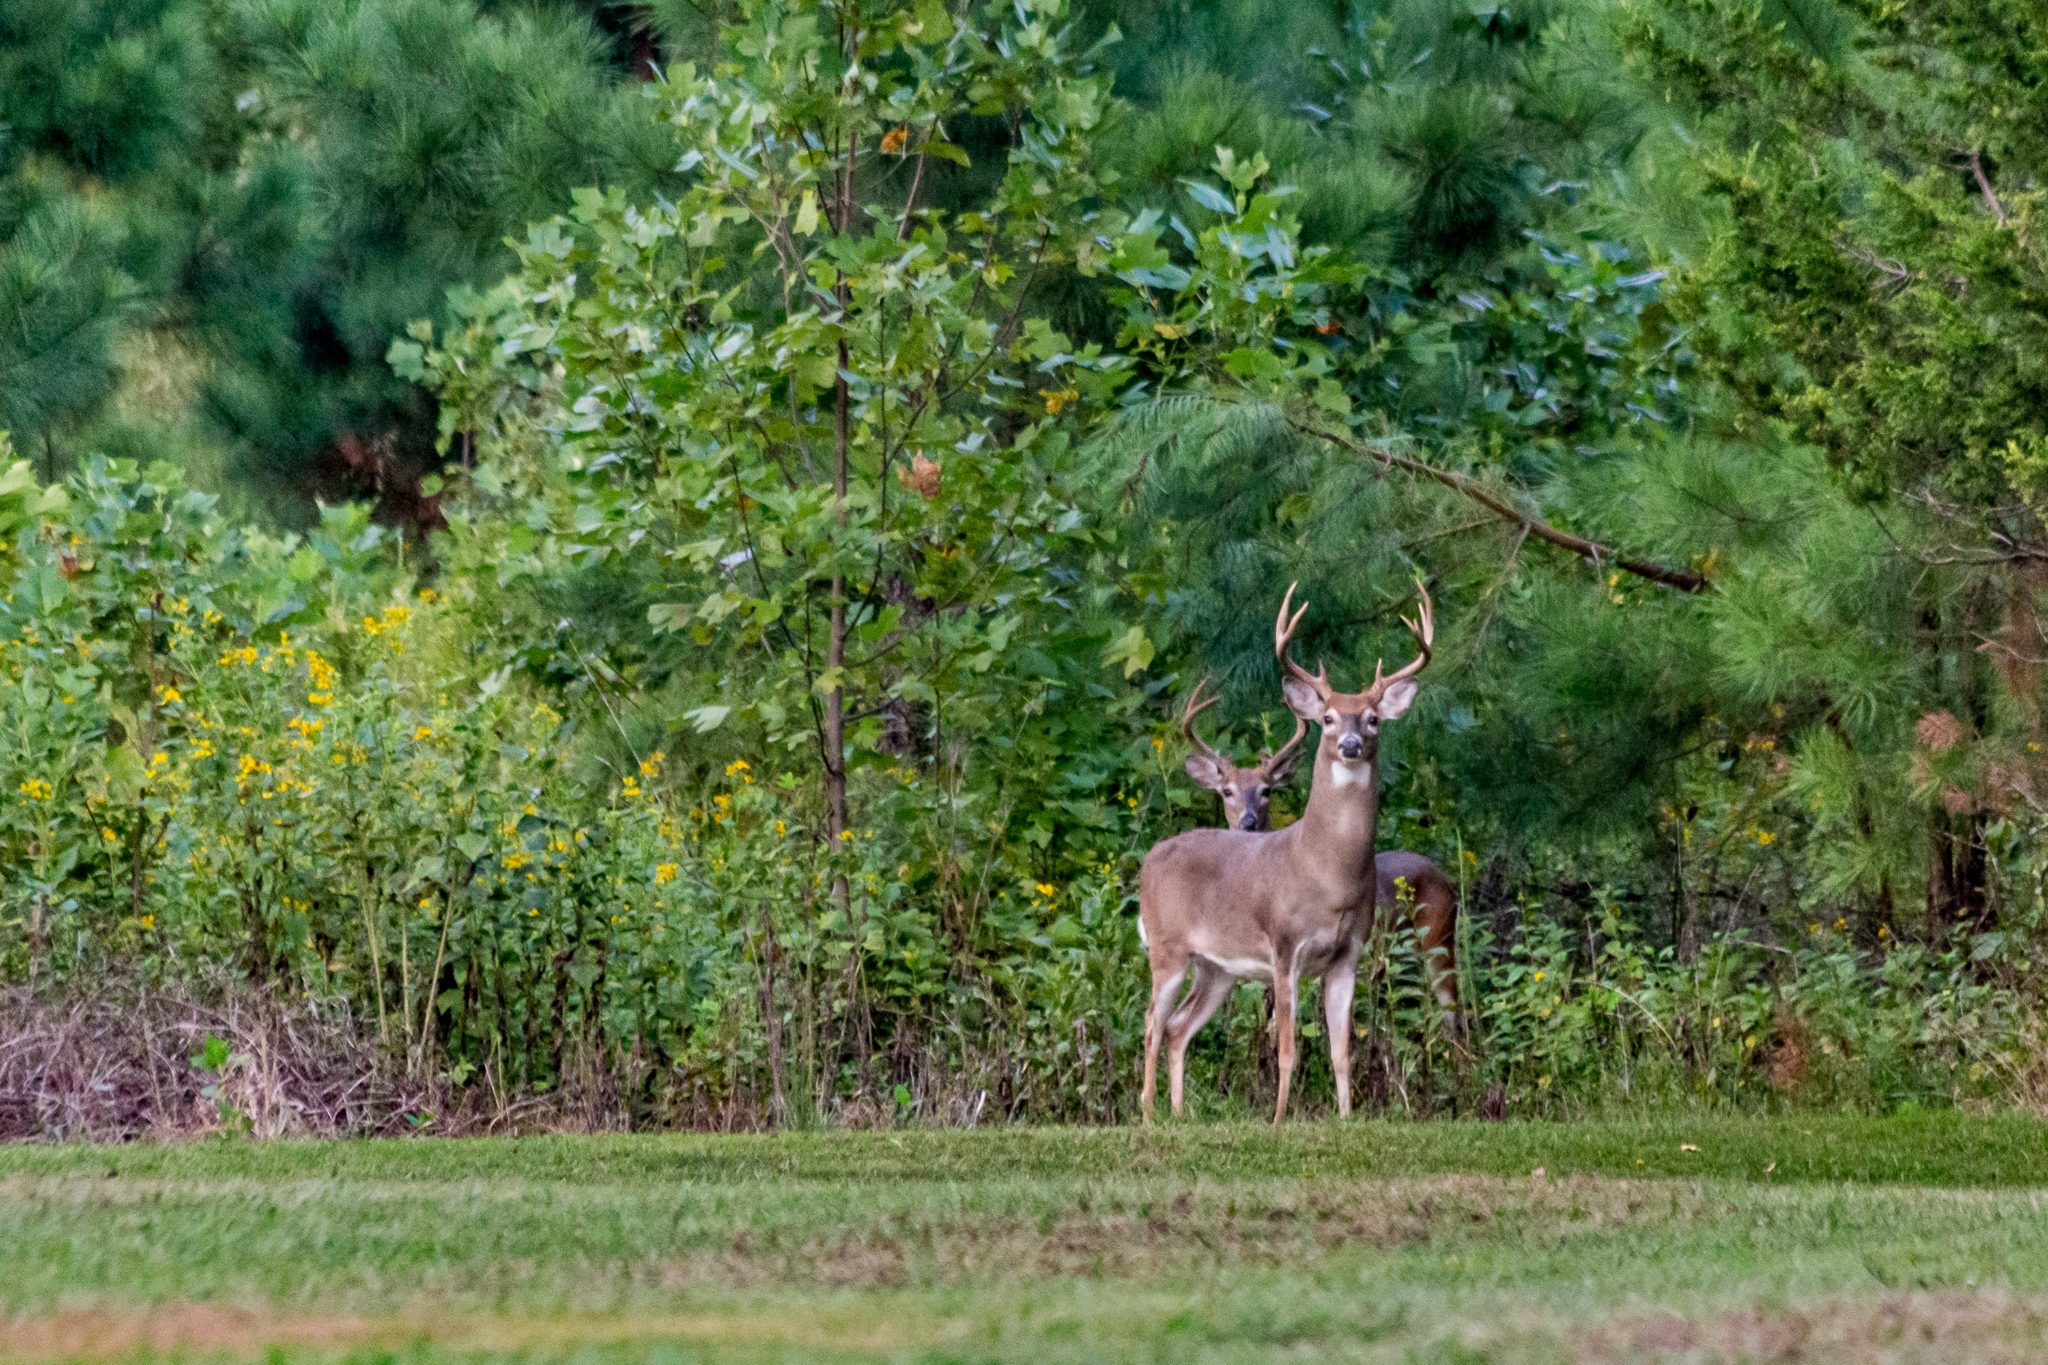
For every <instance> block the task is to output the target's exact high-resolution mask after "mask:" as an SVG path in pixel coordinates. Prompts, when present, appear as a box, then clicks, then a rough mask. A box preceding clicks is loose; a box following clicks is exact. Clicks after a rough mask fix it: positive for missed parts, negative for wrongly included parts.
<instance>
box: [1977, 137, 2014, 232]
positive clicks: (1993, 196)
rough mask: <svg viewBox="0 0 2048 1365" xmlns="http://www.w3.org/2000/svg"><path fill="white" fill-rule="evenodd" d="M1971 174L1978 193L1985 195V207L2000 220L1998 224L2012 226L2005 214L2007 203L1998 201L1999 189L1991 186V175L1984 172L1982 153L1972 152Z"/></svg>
mask: <svg viewBox="0 0 2048 1365" xmlns="http://www.w3.org/2000/svg"><path fill="white" fill-rule="evenodd" d="M1970 175H1971V177H1972V178H1974V179H1975V180H1976V182H1977V193H1979V194H1981V195H1983V196H1984V207H1985V208H1987V209H1990V210H1991V216H1992V217H1993V218H1996V219H1997V220H1998V225H1999V226H2000V227H2009V226H2011V220H2010V219H2008V218H2007V217H2006V216H2005V205H2003V204H2001V203H1999V202H1998V191H1997V190H1994V189H1992V188H1991V177H1990V176H1988V175H1986V174H1984V157H1983V154H1982V153H1979V152H1974V151H1973V152H1971V153H1970Z"/></svg>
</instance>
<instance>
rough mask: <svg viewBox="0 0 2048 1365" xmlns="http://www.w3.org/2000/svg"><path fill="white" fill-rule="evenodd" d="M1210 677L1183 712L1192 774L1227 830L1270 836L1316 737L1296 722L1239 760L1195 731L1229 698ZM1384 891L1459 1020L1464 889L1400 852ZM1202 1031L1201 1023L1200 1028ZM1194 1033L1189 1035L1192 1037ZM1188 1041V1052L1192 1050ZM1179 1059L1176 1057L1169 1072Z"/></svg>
mask: <svg viewBox="0 0 2048 1365" xmlns="http://www.w3.org/2000/svg"><path fill="white" fill-rule="evenodd" d="M1208 686H1209V680H1208V679H1207V678H1204V679H1202V681H1200V682H1198V683H1196V684H1195V689H1194V691H1192V692H1190V693H1189V694H1188V699H1187V703H1186V705H1185V706H1183V707H1182V709H1181V713H1180V730H1181V733H1182V734H1183V735H1186V736H1187V740H1188V746H1189V748H1190V749H1191V750H1192V752H1190V753H1189V755H1188V761H1187V773H1188V776H1189V777H1190V778H1192V779H1193V780H1194V782H1195V785H1196V786H1199V787H1206V788H1208V789H1209V790H1210V791H1212V792H1215V793H1216V794H1217V795H1218V796H1220V797H1222V798H1223V825H1224V828H1226V829H1244V830H1263V829H1270V828H1271V827H1272V819H1273V793H1274V792H1276V791H1278V790H1279V789H1280V788H1281V787H1284V786H1286V785H1287V781H1288V779H1289V778H1291V777H1293V776H1294V764H1295V760H1296V758H1297V757H1299V755H1300V752H1301V741H1302V738H1303V737H1304V736H1306V735H1307V734H1308V722H1307V721H1305V720H1303V719H1302V718H1301V717H1300V716H1296V717H1295V718H1294V734H1293V736H1292V737H1291V738H1289V739H1288V741H1287V742H1286V743H1285V744H1283V745H1281V746H1280V747H1279V748H1278V749H1274V750H1271V751H1269V752H1267V753H1262V754H1260V755H1259V756H1258V758H1257V760H1256V761H1254V762H1253V763H1251V764H1250V765H1249V766H1246V765H1241V764H1238V763H1234V762H1232V761H1231V760H1230V759H1229V757H1227V756H1226V755H1224V754H1222V753H1220V752H1218V751H1217V749H1216V748H1215V747H1214V746H1213V745H1211V744H1210V743H1209V742H1208V741H1207V740H1205V739H1203V738H1202V736H1201V734H1200V732H1198V731H1197V730H1196V729H1195V721H1196V719H1197V718H1198V717H1199V716H1200V715H1201V714H1202V713H1203V712H1204V711H1206V710H1208V709H1209V708H1210V707H1212V706H1214V705H1216V703H1217V702H1219V701H1221V700H1222V698H1221V697H1219V696H1217V695H1216V694H1215V693H1213V692H1208V691H1207V689H1208ZM1375 862H1376V863H1377V864H1378V870H1379V886H1378V888H1377V895H1376V896H1375V901H1376V903H1377V904H1379V905H1386V906H1392V907H1394V909H1395V910H1396V911H1397V912H1398V911H1403V910H1405V911H1406V912H1407V920H1408V927H1409V929H1410V930H1411V931H1412V932H1413V933H1414V935H1415V940H1416V946H1417V948H1418V949H1420V951H1421V953H1422V960H1423V963H1424V964H1425V967H1424V969H1425V970H1426V971H1427V972H1428V973H1429V985H1430V990H1431V991H1432V992H1433V993H1434V994H1435V996H1436V1002H1437V1004H1438V1005H1439V1006H1441V1007H1442V1008H1443V1010H1444V1012H1445V1013H1446V1014H1448V1015H1450V1016H1451V1018H1452V1020H1453V1021H1455V1020H1456V1018H1457V1014H1458V960H1457V931H1458V888H1457V886H1456V885H1455V884H1454V883H1453V882H1452V881H1451V879H1450V878H1449V877H1447V876H1445V875H1444V870H1443V869H1442V868H1440V867H1438V866H1437V865H1436V864H1435V863H1433V862H1431V861H1430V860H1429V859H1427V858H1425V857H1423V856H1422V855H1421V854H1420V853H1410V852H1408V851H1406V850H1405V849H1397V850H1394V851H1392V852H1388V853H1381V854H1379V855H1378V856H1377V858H1376V859H1375ZM1197 1027H1198V1028H1199V1025H1198V1026H1197ZM1193 1034H1194V1030H1190V1031H1189V1035H1188V1037H1189V1039H1192V1037H1193ZM1186 1045H1187V1040H1183V1042H1182V1043H1181V1046H1182V1047H1183V1048H1185V1047H1186ZM1172 1061H1173V1057H1172V1054H1171V1053H1170V1052H1169V1053H1168V1055H1167V1062H1168V1067H1169V1070H1170V1069H1171V1066H1172Z"/></svg>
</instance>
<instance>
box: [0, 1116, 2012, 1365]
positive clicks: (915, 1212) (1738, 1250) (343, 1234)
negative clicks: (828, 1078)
mask: <svg viewBox="0 0 2048 1365" xmlns="http://www.w3.org/2000/svg"><path fill="white" fill-rule="evenodd" d="M1539 1168H1540V1171H1541V1173H1540V1174H1539V1173H1538V1169H1539ZM165 1356H180V1357H187V1358H209V1359H210V1358H256V1359H264V1358H269V1359H283V1360H344V1359H346V1360H362V1361H370V1360H379V1361H381V1360H398V1361H414V1360H417V1361H441V1360H474V1361H496V1360H506V1359H525V1360H551V1359H577V1360H583V1361H590V1362H593V1365H595V1363H596V1362H609V1361H627V1360H631V1361H641V1360H649V1361H676V1362H687V1361H695V1360H711V1359H717V1360H744V1361H753V1360H762V1361H771V1360H772V1361H781V1360H788V1361H896V1360H910V1361H1031V1362H1047V1361H1052V1362H1057V1361H1098V1360H1103V1361H1124V1360H1130V1361H1150V1360H1157V1361H1173V1362H1176V1363H1177V1365H1179V1363H1181V1362H1205V1361H1218V1362H1221V1361H1269V1360H1299V1359H1315V1360H1373V1361H1378V1360H1387V1361H1461V1362H1462V1361H1482V1360H1502V1361H1524V1360H1527V1361H1573V1362H1578V1361H1600V1360H1617V1361H1618V1360H1638V1359H1672V1360H1724V1359H1725V1360H1751V1359H1753V1360H1815V1361H1838V1360H1883V1361H1909V1360H1911V1361H1918V1360H1925V1361H1942V1362H1964V1361H1978V1360H1982V1361H1993V1360H1999V1361H2008V1360H2029V1359H2037V1358H2048V1127H2044V1126H2043V1125H2042V1124H2040V1123H2038V1122H2036V1121H2032V1120H2027V1119H2021V1118H1996V1119H1976V1118H1968V1117H1964V1116H1960V1115H1919V1116H1913V1117H1904V1118H1892V1119H1845V1118H1818V1117H1793V1118H1783V1119H1771V1120H1746V1119H1731V1118H1701V1119H1696V1120H1679V1119H1666V1120H1659V1121H1656V1122H1650V1123H1618V1122H1617V1123H1609V1122H1597V1123H1595V1122H1588V1123H1579V1124H1569V1125H1533V1124H1496V1125H1484V1124H1426V1125H1413V1124H1398V1123H1351V1124H1343V1125H1338V1124H1334V1123H1314V1124H1311V1123H1303V1124H1296V1125H1291V1126H1289V1127H1287V1128H1285V1129H1283V1130H1280V1131H1278V1132H1275V1131H1272V1130H1269V1129H1267V1128H1264V1127H1260V1126H1253V1125H1249V1124H1245V1125H1238V1124H1231V1125H1195V1126H1188V1127H1165V1128H1162V1129H1159V1130H1155V1131H1152V1132H1144V1131H1139V1130H1133V1129H1119V1130H1102V1131H1089V1130H1032V1129H1008V1130H986V1131H982V1132H975V1133H959V1132H901V1133H864V1134H863V1133H817V1134H795V1135H788V1136H776V1137H616V1138H614V1137H607V1138H574V1137H560V1138H552V1137H551V1138H528V1139H522V1140H510V1139H508V1140H488V1141H484V1140H471V1141H416V1142H387V1143H272V1144H253V1143H245V1142H218V1143H194V1144H187V1145H181V1146H161V1147H128V1148H108V1147H41V1148H35V1147H23V1148H12V1149H0V1365H12V1362H15V1361H24V1360H50V1359H61V1358H67V1357H79V1358H90V1359H101V1360H111V1359H120V1360H128V1359H146V1358H161V1357H165Z"/></svg>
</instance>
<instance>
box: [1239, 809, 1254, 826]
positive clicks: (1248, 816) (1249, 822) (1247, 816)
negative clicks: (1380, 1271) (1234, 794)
mask: <svg viewBox="0 0 2048 1365" xmlns="http://www.w3.org/2000/svg"><path fill="white" fill-rule="evenodd" d="M1237 823H1238V825H1239V826H1240V827H1241V828H1244V829H1254V830H1255V829H1257V828H1258V827H1259V817H1258V816H1257V815H1256V814H1255V813H1253V812H1252V811H1246V812H1245V813H1244V814H1243V815H1240V816H1239V817H1238V818H1237Z"/></svg>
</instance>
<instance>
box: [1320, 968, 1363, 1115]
mask: <svg viewBox="0 0 2048 1365" xmlns="http://www.w3.org/2000/svg"><path fill="white" fill-rule="evenodd" d="M1357 985H1358V954H1357V952H1356V951H1353V952H1352V953H1350V954H1348V955H1346V956H1345V958H1344V959H1343V960H1342V961H1340V962H1337V963H1335V964H1333V965H1332V966H1331V968H1330V970H1329V972H1328V974H1327V975H1325V976H1324V977H1323V1027H1324V1028H1326V1029H1328V1030H1329V1032H1330V1074H1331V1075H1332V1076H1334V1077H1336V1078H1337V1117H1338V1118H1340V1119H1341V1118H1348V1117H1349V1116H1350V1114H1351V993H1352V991H1353V989H1354V988H1355V987H1356V986H1357Z"/></svg>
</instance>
